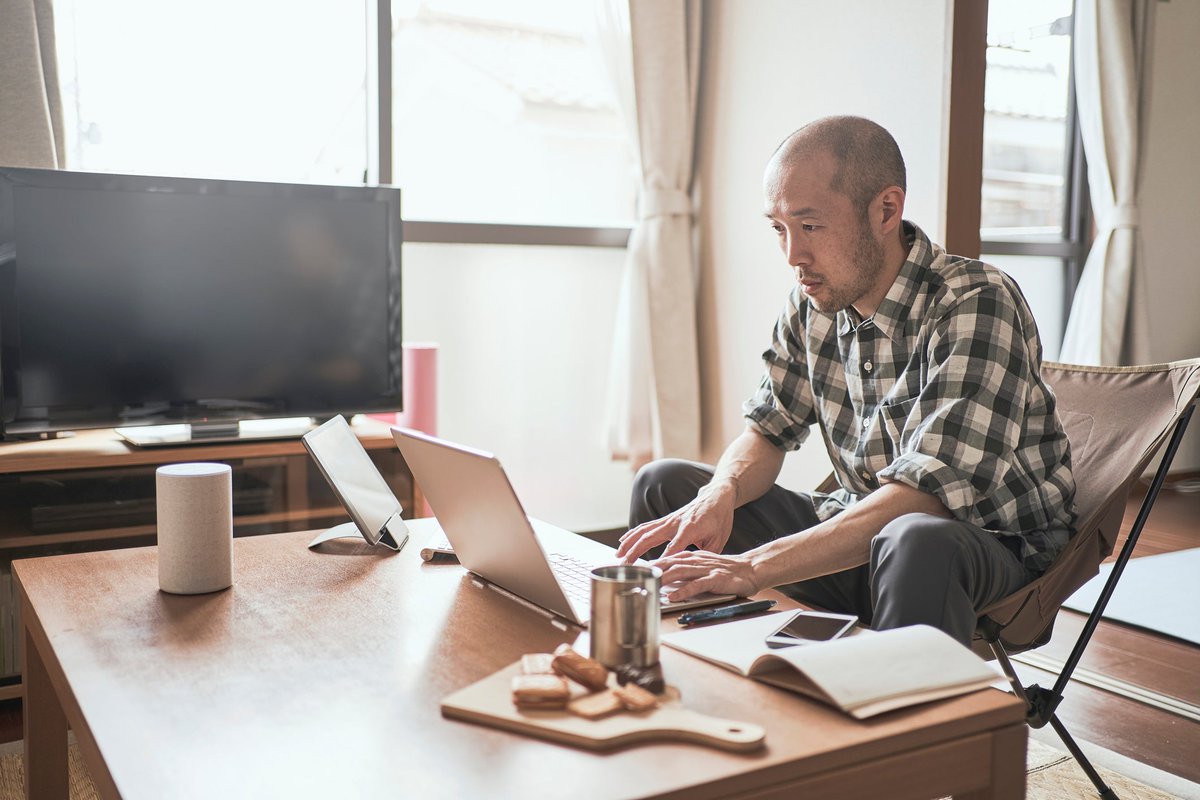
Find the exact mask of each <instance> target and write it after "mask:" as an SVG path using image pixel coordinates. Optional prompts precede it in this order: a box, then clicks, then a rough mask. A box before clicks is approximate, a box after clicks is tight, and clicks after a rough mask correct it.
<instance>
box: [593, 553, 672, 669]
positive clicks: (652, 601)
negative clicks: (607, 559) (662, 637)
mask: <svg viewBox="0 0 1200 800" xmlns="http://www.w3.org/2000/svg"><path fill="white" fill-rule="evenodd" d="M661 582H662V570H660V569H659V568H658V567H642V566H625V565H619V566H610V567H597V568H596V569H594V570H592V613H591V640H592V658H594V659H596V660H597V661H599V662H600V663H601V664H603V665H604V666H606V667H610V668H616V667H620V666H623V665H625V664H632V665H634V666H638V667H649V666H651V665H653V664H657V663H658V623H659V615H660V613H661V612H660V610H659V605H658V591H659V586H660V585H661Z"/></svg>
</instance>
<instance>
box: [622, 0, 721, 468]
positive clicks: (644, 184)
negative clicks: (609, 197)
mask: <svg viewBox="0 0 1200 800" xmlns="http://www.w3.org/2000/svg"><path fill="white" fill-rule="evenodd" d="M599 19H600V40H601V43H602V45H603V49H604V50H605V52H606V56H607V60H608V63H609V72H610V74H611V75H612V76H613V78H614V84H615V85H616V94H617V97H618V100H619V101H620V102H621V103H622V105H623V106H624V108H623V111H624V113H625V116H626V119H627V121H628V122H629V123H630V127H631V128H634V129H635V130H636V139H635V141H636V142H637V145H638V153H639V163H640V170H639V194H638V222H637V226H636V227H635V228H634V230H633V233H632V234H631V236H630V239H629V252H628V256H627V259H626V264H625V274H624V277H623V281H622V288H621V297H620V301H619V307H618V311H617V322H616V331H615V334H614V341H613V360H612V366H611V372H610V376H609V378H610V382H609V418H608V447H609V451H610V452H611V454H612V456H613V458H614V459H624V460H628V461H630V462H631V464H632V466H634V467H637V466H640V465H641V464H643V463H645V462H646V461H649V460H650V459H652V458H660V457H663V456H674V457H679V458H691V459H695V458H698V457H699V453H700V377H699V356H698V346H697V330H696V297H697V274H698V270H697V264H696V259H695V253H694V248H693V244H692V200H691V185H692V171H693V170H692V164H693V158H692V154H693V149H694V142H695V120H696V90H697V87H698V77H699V64H700V62H699V56H700V3H699V2H697V1H696V0H603V2H602V10H601V14H600V16H599ZM630 53H632V58H630V57H629V54H630ZM630 84H632V92H631V91H629V85H630ZM631 101H632V106H633V108H630V107H629V106H630V105H631Z"/></svg>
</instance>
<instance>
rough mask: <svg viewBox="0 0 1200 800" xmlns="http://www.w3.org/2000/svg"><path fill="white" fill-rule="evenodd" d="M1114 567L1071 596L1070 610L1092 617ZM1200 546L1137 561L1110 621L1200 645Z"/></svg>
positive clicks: (1111, 606)
mask: <svg viewBox="0 0 1200 800" xmlns="http://www.w3.org/2000/svg"><path fill="white" fill-rule="evenodd" d="M1111 573H1112V565H1111V564H1106V565H1104V566H1102V567H1100V574H1099V575H1097V576H1096V577H1094V578H1092V579H1091V580H1090V581H1088V582H1087V583H1085V584H1084V585H1083V586H1082V587H1080V589H1079V590H1078V591H1077V592H1075V594H1073V595H1071V596H1070V597H1069V598H1068V599H1067V602H1065V603H1063V605H1064V606H1066V607H1067V608H1070V609H1074V610H1075V611H1082V612H1083V613H1084V614H1087V613H1089V612H1090V611H1091V610H1092V608H1093V607H1094V606H1095V604H1096V600H1097V598H1099V597H1100V591H1101V590H1102V589H1103V588H1104V582H1105V581H1107V580H1108V576H1109V575H1110V574H1111ZM1197 575H1200V547H1195V548H1192V549H1190V550H1178V551H1176V552H1174V553H1160V554H1158V555H1153V556H1142V557H1141V558H1131V559H1129V563H1128V564H1126V565H1125V571H1124V572H1122V573H1121V580H1120V582H1119V583H1118V584H1117V588H1116V589H1115V590H1114V591H1113V594H1112V597H1111V598H1109V601H1108V605H1107V606H1106V607H1105V609H1104V617H1105V619H1111V620H1116V621H1117V622H1124V623H1126V624H1127V625H1136V626H1137V627H1139V628H1145V629H1146V630H1150V631H1154V632H1155V633H1163V634H1166V635H1167V636H1174V637H1175V638H1177V639H1183V640H1184V641H1188V642H1192V643H1194V644H1200V614H1197V613H1196V609H1198V608H1200V581H1197V580H1196V576H1197Z"/></svg>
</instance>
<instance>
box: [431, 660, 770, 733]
mask: <svg viewBox="0 0 1200 800" xmlns="http://www.w3.org/2000/svg"><path fill="white" fill-rule="evenodd" d="M520 670H521V663H520V662H519V661H518V662H516V663H514V664H511V665H509V666H507V667H505V668H504V669H502V670H500V671H499V672H496V673H494V674H492V675H489V676H488V677H486V678H484V679H483V680H481V681H478V682H476V683H473V684H471V685H470V686H468V687H466V688H464V689H460V690H458V691H457V692H455V693H454V694H452V695H450V696H449V697H447V698H445V699H444V700H442V715H443V716H445V717H449V718H451V719H461V720H466V721H467V722H476V723H479V724H481V725H490V726H492V727H496V728H504V729H505V730H510V731H516V732H517V733H524V734H528V735H530V736H537V737H539V738H542V739H550V740H552V741H555V742H561V743H563V744H569V745H574V746H576V747H583V748H587V749H589V750H609V749H612V748H615V747H622V746H626V745H634V744H641V743H644V742H664V741H674V742H691V743H693V744H702V745H708V746H710V747H718V748H721V749H723V750H735V751H747V750H755V749H757V748H759V747H762V744H763V740H764V739H765V738H766V732H765V731H763V729H762V728H761V727H760V726H758V725H751V724H750V723H746V722H736V721H734V720H728V719H720V718H718V717H710V716H707V715H705V714H701V713H699V712H696V711H691V710H689V709H686V708H684V707H683V706H682V705H681V704H680V702H679V693H678V692H676V691H675V690H674V689H671V688H668V690H667V694H666V695H664V697H663V698H662V699H663V704H662V705H661V706H659V707H658V708H656V709H654V710H653V711H649V712H643V713H640V714H634V713H630V712H624V713H618V714H614V715H612V716H609V717H605V718H603V719H585V718H584V717H580V716H577V715H575V714H572V713H570V712H569V711H524V710H521V709H518V708H517V707H516V706H514V705H513V702H512V678H513V676H514V675H517V674H518V673H519V672H520ZM609 681H610V683H611V684H612V685H616V678H615V676H612V675H610V676H609Z"/></svg>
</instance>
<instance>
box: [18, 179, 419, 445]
mask: <svg viewBox="0 0 1200 800" xmlns="http://www.w3.org/2000/svg"><path fill="white" fill-rule="evenodd" d="M401 236H402V234H401V220H400V193H399V191H398V190H396V189H393V188H383V187H349V186H314V185H292V184H271V183H252V182H243V181H224V180H198V179H183V178H157V177H142V176H128V175H108V174H91V173H79V172H61V171H53V170H31V169H15V168H0V323H2V329H0V336H2V339H0V343H2V347H3V349H2V351H0V359H2V362H0V367H2V375H0V378H2V379H3V389H4V415H3V416H4V422H5V424H4V429H5V432H6V433H10V432H14V433H20V432H33V431H54V430H61V429H69V428H83V427H108V426H115V425H150V424H160V423H179V422H188V423H199V422H209V421H230V420H240V419H249V418H264V417H292V416H332V415H334V414H338V413H341V414H351V413H357V412H367V411H386V410H395V409H397V408H399V407H400V397H401V386H400V379H401V376H400V361H401V333H400V243H401Z"/></svg>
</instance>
